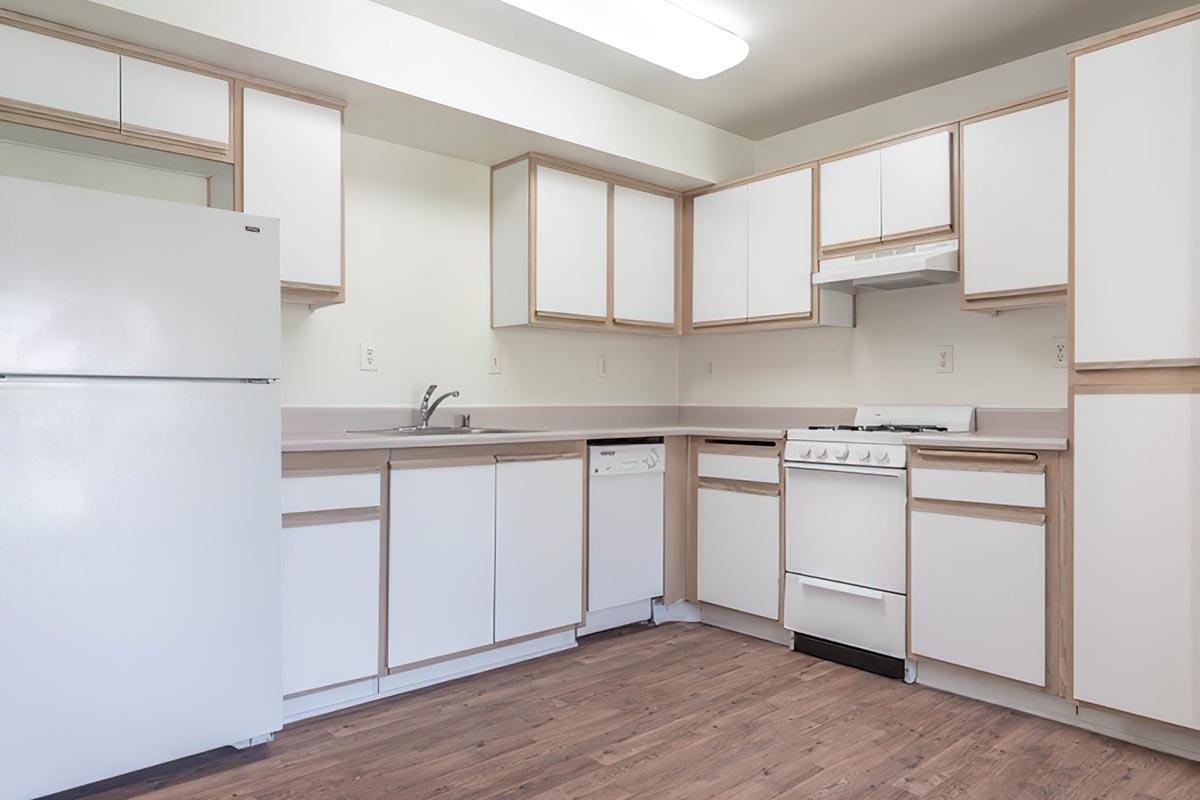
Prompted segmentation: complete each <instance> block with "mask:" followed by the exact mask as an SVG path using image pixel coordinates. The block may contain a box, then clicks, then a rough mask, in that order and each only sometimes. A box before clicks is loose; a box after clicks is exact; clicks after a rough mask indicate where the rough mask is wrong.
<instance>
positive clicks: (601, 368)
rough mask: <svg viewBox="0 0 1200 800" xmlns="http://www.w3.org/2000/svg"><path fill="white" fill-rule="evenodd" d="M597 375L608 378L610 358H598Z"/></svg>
mask: <svg viewBox="0 0 1200 800" xmlns="http://www.w3.org/2000/svg"><path fill="white" fill-rule="evenodd" d="M596 374H597V375H599V376H600V377H601V378H607V377H608V356H603V355H602V356H596Z"/></svg>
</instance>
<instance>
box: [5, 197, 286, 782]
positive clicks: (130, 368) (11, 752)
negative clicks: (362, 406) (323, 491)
mask: <svg viewBox="0 0 1200 800" xmlns="http://www.w3.org/2000/svg"><path fill="white" fill-rule="evenodd" d="M278 374H279V231H278V222H277V221H276V220H272V219H266V218H261V217H249V216H246V215H243V214H237V213H233V212H229V211H221V210H217V209H210V208H202V207H197V206H189V205H183V204H177V203H167V202H162V201H158V200H149V199H145V198H140V197H132V196H128V195H121V194H112V193H108V192H100V191H94V190H89V189H79V188H75V187H70V186H61V185H56V184H49V183H41V182H37V181H27V180H20V179H14V178H7V177H0V720H2V723H0V753H3V761H4V764H5V766H4V767H3V769H2V770H0V800H17V799H18V798H19V799H20V800H24V798H29V797H35V796H39V795H42V794H46V793H49V792H53V791H57V790H61V789H66V788H69V787H73V786H77V785H81V784H84V783H89V782H92V781H96V780H100V779H103V778H107V777H111V776H113V775H118V774H121V773H125V772H129V771H132V770H136V769H139V768H142V767H146V766H149V765H152V764H158V763H161V762H164V761H169V760H171V759H175V758H179V757H182V756H186V755H189V754H192V753H198V752H201V751H204V750H208V749H212V748H215V747H219V746H223V745H229V744H235V743H239V742H243V741H245V740H250V739H254V738H257V737H261V736H263V735H264V734H269V733H272V732H274V731H276V730H278V729H279V728H280V727H281V725H282V700H281V677H280V673H281V668H280V659H281V655H280V652H281V646H280V596H279V595H280V577H279V569H280V568H279V563H280V552H279V548H280V545H279V530H280V528H279V519H280V517H279V514H280V505H279V470H280V450H279V425H280V422H279V390H278V386H277V384H276V378H277V376H278Z"/></svg>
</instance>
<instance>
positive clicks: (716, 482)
mask: <svg viewBox="0 0 1200 800" xmlns="http://www.w3.org/2000/svg"><path fill="white" fill-rule="evenodd" d="M696 486H697V487H698V488H700V489H713V490H715V491H718V492H736V493H738V494H755V495H761V496H763V497H779V496H780V490H779V484H777V483H762V482H760V481H742V480H734V479H733V478H708V477H703V476H702V477H700V478H698V479H697V481H696Z"/></svg>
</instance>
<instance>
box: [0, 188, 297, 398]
mask: <svg viewBox="0 0 1200 800" xmlns="http://www.w3.org/2000/svg"><path fill="white" fill-rule="evenodd" d="M249 228H257V229H258V230H257V231H254V230H249ZM0 288H2V290H0V374H9V375H116V376H158V377H164V376H165V377H187V378H206V377H216V378H275V377H278V376H279V223H278V221H277V220H273V219H267V218H263V217H248V216H246V215H244V214H238V213H235V212H232V211H222V210H219V209H214V208H204V207H200V206H191V205H186V204H183V203H168V202H164V201H161V200H151V199H147V198H144V197H133V196H131V195H123V194H115V193H112V192H101V191H96V190H94V189H80V188H78V187H74V186H62V185H58V184H52V183H42V182H40V181H29V180H22V179H19V178H9V177H0Z"/></svg>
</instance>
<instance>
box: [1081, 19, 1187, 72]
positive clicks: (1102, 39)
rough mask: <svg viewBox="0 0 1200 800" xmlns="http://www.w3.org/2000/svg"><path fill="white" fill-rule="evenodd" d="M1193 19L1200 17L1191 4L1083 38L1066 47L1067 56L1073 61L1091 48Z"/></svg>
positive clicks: (1097, 48)
mask: <svg viewBox="0 0 1200 800" xmlns="http://www.w3.org/2000/svg"><path fill="white" fill-rule="evenodd" d="M1195 19H1200V7H1197V6H1191V7H1189V8H1183V9H1180V10H1178V11H1172V12H1169V13H1166V14H1162V15H1160V16H1157V17H1152V18H1150V19H1147V20H1142V21H1141V22H1135V23H1132V24H1130V25H1126V26H1125V27H1123V28H1117V29H1116V30H1114V31H1109V32H1107V33H1102V34H1099V35H1097V36H1092V37H1090V38H1087V39H1083V40H1082V41H1079V42H1076V43H1075V44H1072V45H1070V46H1069V47H1068V48H1067V56H1068V58H1070V59H1071V60H1072V61H1073V60H1074V59H1075V57H1076V56H1081V55H1084V54H1085V53H1090V52H1092V51H1093V50H1103V49H1104V48H1106V47H1112V46H1113V45H1115V44H1121V43H1122V42H1127V41H1129V40H1130V39H1137V38H1139V37H1142V36H1146V35H1147V34H1151V33H1156V32H1158V31H1161V30H1165V29H1166V28H1173V27H1175V26H1176V25H1182V24H1184V23H1186V22H1191V21H1192V20H1195Z"/></svg>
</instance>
